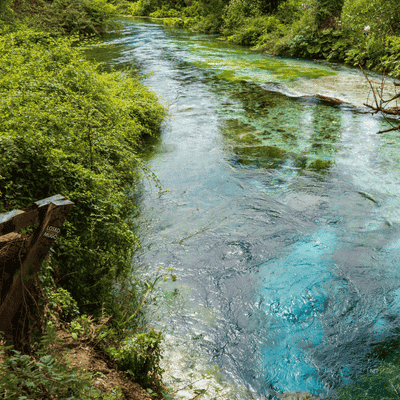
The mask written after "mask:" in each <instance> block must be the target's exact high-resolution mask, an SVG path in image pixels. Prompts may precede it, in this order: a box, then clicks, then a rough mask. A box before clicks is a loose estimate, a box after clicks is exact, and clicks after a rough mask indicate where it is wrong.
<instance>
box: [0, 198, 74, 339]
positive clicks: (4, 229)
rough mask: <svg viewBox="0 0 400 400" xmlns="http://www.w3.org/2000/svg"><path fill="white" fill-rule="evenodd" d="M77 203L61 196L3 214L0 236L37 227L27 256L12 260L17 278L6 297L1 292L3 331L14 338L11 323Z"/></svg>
mask: <svg viewBox="0 0 400 400" xmlns="http://www.w3.org/2000/svg"><path fill="white" fill-rule="evenodd" d="M73 204H74V203H72V202H71V201H69V200H68V199H66V198H64V197H63V196H61V195H56V196H52V197H49V198H47V199H44V200H40V201H37V202H35V203H34V204H32V205H30V206H29V207H27V208H25V209H24V210H22V211H21V210H13V211H11V212H8V213H4V214H0V236H3V235H6V234H9V233H11V232H15V231H18V230H20V229H23V228H26V227H28V226H30V225H33V224H35V223H38V224H39V225H38V226H37V228H36V229H35V231H34V232H33V234H32V237H31V241H30V243H29V246H28V249H27V251H26V252H25V254H21V258H20V257H16V258H14V260H13V264H14V265H15V269H14V272H15V271H17V270H18V268H19V269H20V270H19V272H18V274H17V275H16V276H15V277H14V280H13V282H12V285H11V287H10V288H9V290H7V293H4V292H3V289H2V288H0V293H1V296H0V298H3V299H4V300H3V301H2V303H1V304H0V331H2V332H4V333H7V334H9V335H12V320H13V317H14V315H15V313H16V312H17V311H18V309H19V307H20V305H21V303H22V301H23V297H24V294H25V291H26V290H27V289H29V287H30V286H32V283H33V277H34V276H35V275H36V274H37V272H39V269H40V266H41V264H42V261H43V259H44V257H45V256H46V255H47V253H48V251H49V250H50V247H51V245H52V244H53V242H54V240H55V239H56V238H57V235H58V233H59V232H60V229H61V227H62V225H63V223H64V220H65V218H66V216H67V214H68V212H69V211H70V210H71V208H72V206H73Z"/></svg>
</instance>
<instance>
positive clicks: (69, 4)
mask: <svg viewBox="0 0 400 400" xmlns="http://www.w3.org/2000/svg"><path fill="white" fill-rule="evenodd" d="M13 8H14V9H15V13H16V15H18V17H19V19H21V20H22V21H23V22H24V23H25V24H27V25H28V26H30V27H33V28H35V29H39V30H43V31H47V32H49V31H51V32H59V33H62V34H73V33H79V34H88V35H93V34H99V33H102V32H104V31H105V30H106V29H107V27H108V26H110V24H112V22H111V21H110V18H111V17H113V16H114V15H115V14H116V12H117V8H116V7H115V6H114V5H113V4H110V3H109V2H107V0H53V1H51V2H50V1H46V0H37V1H35V2H31V1H28V0H20V1H18V2H15V3H14V4H13Z"/></svg>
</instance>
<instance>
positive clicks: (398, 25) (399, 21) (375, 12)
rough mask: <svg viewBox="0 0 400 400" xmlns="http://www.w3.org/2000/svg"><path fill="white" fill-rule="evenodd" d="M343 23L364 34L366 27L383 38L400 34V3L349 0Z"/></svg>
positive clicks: (344, 10) (382, 0) (345, 8)
mask: <svg viewBox="0 0 400 400" xmlns="http://www.w3.org/2000/svg"><path fill="white" fill-rule="evenodd" d="M341 19H342V23H343V24H344V25H346V26H348V27H349V28H351V29H354V30H356V31H358V32H362V31H363V29H364V27H365V26H366V25H369V26H370V28H371V33H373V34H378V35H379V36H381V37H384V36H386V35H398V34H399V33H400V2H398V1H393V0H351V1H350V0H347V1H346V2H345V4H344V7H343V12H342V17H341Z"/></svg>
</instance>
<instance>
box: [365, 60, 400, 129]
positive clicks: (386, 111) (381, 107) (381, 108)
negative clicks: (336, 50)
mask: <svg viewBox="0 0 400 400" xmlns="http://www.w3.org/2000/svg"><path fill="white" fill-rule="evenodd" d="M360 69H361V71H362V73H363V74H364V76H365V79H366V80H367V82H368V84H369V87H370V88H371V91H372V94H373V96H374V101H375V106H374V105H371V104H367V103H364V106H366V107H368V108H370V109H372V110H373V113H372V114H377V113H378V112H381V113H382V114H383V116H384V118H385V120H386V121H387V122H388V123H389V124H390V125H391V126H392V127H391V128H388V129H384V130H381V131H379V132H377V133H378V134H381V133H386V132H391V131H397V130H399V131H400V125H393V123H392V121H390V120H388V119H387V118H386V115H400V107H399V106H397V104H396V106H394V107H387V105H388V104H389V103H390V102H392V101H394V100H397V99H399V98H400V93H396V94H395V95H394V96H392V97H391V98H390V99H388V100H385V99H384V98H383V89H384V82H385V78H383V79H382V82H381V85H380V88H379V89H375V88H374V86H373V85H372V82H371V81H370V79H369V78H368V76H367V74H366V73H365V71H364V70H363V68H362V66H361V65H360ZM393 84H394V86H395V88H397V87H399V86H400V84H398V83H396V82H393ZM378 97H379V102H378Z"/></svg>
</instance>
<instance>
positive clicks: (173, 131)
mask: <svg viewBox="0 0 400 400" xmlns="http://www.w3.org/2000/svg"><path fill="white" fill-rule="evenodd" d="M105 44H106V45H105V46H102V47H100V48H98V49H93V50H92V51H93V53H92V54H93V56H94V57H96V58H99V59H100V60H107V62H108V63H109V64H110V65H113V66H115V67H116V68H123V67H126V66H129V65H134V66H137V68H138V70H139V73H141V74H147V75H146V77H145V78H144V80H143V81H144V83H145V84H146V85H148V86H149V87H151V88H152V89H153V90H155V91H156V92H157V93H158V95H159V96H160V98H161V99H162V101H163V102H164V104H166V105H167V106H168V108H169V111H170V114H171V118H170V119H169V120H167V121H165V123H164V126H163V130H162V134H161V136H160V137H159V138H151V139H150V138H147V139H146V140H145V143H146V148H147V150H146V151H145V152H144V153H143V156H144V159H145V161H146V162H147V164H148V166H149V167H150V168H152V170H153V171H154V172H155V173H156V174H157V176H159V177H160V179H161V180H162V181H163V182H164V184H165V186H166V188H167V189H168V190H169V191H168V192H164V193H161V194H160V193H158V192H157V190H155V189H154V188H153V187H152V184H151V183H150V182H148V181H143V182H142V184H141V185H138V192H140V196H137V199H138V200H139V201H140V202H139V204H138V209H139V210H140V212H139V213H138V217H137V220H136V222H137V234H138V236H139V238H140V241H141V246H142V248H141V250H140V251H138V252H137V254H136V255H135V257H134V260H133V263H134V265H135V267H136V268H138V269H141V270H142V271H144V272H143V273H144V274H147V273H151V271H153V270H156V269H157V267H158V266H159V265H162V266H164V267H166V268H168V267H173V268H174V269H175V271H176V273H177V275H178V281H177V282H175V283H172V282H169V283H166V284H165V285H163V286H161V287H160V293H159V300H158V302H157V305H155V306H154V305H153V306H149V308H148V316H149V324H150V325H152V326H155V327H156V328H158V329H162V330H163V331H164V332H165V334H166V335H167V337H168V342H167V344H166V346H169V347H168V349H167V354H168V358H169V361H170V362H169V365H166V367H167V368H169V369H170V370H169V372H168V371H167V375H166V379H167V381H168V379H169V378H168V377H170V376H178V375H179V376H181V377H184V376H185V373H186V374H187V373H188V372H190V371H193V370H195V371H203V370H206V369H207V368H208V367H209V366H210V365H212V364H216V365H218V366H220V367H222V366H226V370H225V372H224V374H225V379H226V378H228V381H232V382H234V383H235V387H236V389H234V388H232V387H229V390H228V389H227V387H228V386H229V385H228V384H226V386H225V389H227V391H226V392H224V393H225V394H224V395H223V396H222V395H221V397H220V398H226V399H241V400H242V399H251V398H254V397H256V398H259V395H257V394H256V393H261V394H263V395H266V394H268V393H270V392H271V390H272V389H274V390H279V391H281V392H284V391H288V390H290V391H293V390H305V391H308V392H311V393H313V394H320V393H325V394H328V393H333V391H334V389H336V388H339V387H341V386H343V385H344V384H346V383H347V382H350V381H352V380H356V379H357V378H358V377H359V376H360V375H362V374H364V373H365V372H366V371H370V370H371V369H373V368H375V367H376V366H377V365H378V363H379V362H380V361H381V360H384V359H386V358H387V357H388V356H389V355H390V354H391V352H392V350H393V349H395V348H396V347H397V346H398V342H399V341H398V334H399V329H400V320H399V316H398V315H399V311H400V289H399V287H400V279H399V278H400V276H399V273H398V261H397V260H398V259H399V256H400V254H399V252H400V244H399V241H398V235H399V233H400V232H399V227H398V222H400V212H399V210H400V204H399V199H398V188H399V185H400V166H399V165H400V164H399V163H398V162H397V161H398V160H397V158H398V154H400V153H399V152H398V150H399V149H398V147H399V141H398V138H397V137H395V136H394V135H386V136H376V135H375V132H376V131H377V130H379V128H380V127H381V126H383V122H382V121H381V120H380V119H379V118H376V117H372V116H370V115H366V114H362V113H360V112H359V111H357V110H356V109H353V108H350V107H341V106H332V105H331V104H327V103H325V102H322V101H319V100H318V99H317V98H316V97H315V96H313V95H310V94H309V93H307V95H305V96H303V95H301V94H300V95H299V94H297V95H296V96H291V95H290V96H289V95H288V92H289V91H290V90H289V89H290V86H295V83H296V82H298V81H299V80H302V79H303V80H304V81H302V82H303V83H302V85H305V84H306V83H304V82H307V79H308V80H309V82H310V85H311V82H313V83H312V85H314V86H317V84H316V83H315V82H316V81H315V80H314V81H311V80H310V77H314V78H315V76H321V77H322V78H318V79H321V80H323V79H325V80H324V82H325V83H326V82H329V83H330V84H331V85H334V82H335V81H334V79H335V76H336V75H334V74H336V73H337V72H336V71H334V72H332V71H333V70H332V69H331V68H328V67H324V66H320V65H315V64H312V63H310V62H304V63H303V62H301V61H296V60H282V59H271V58H268V57H265V56H263V55H262V54H255V53H252V52H251V51H249V50H248V49H244V48H240V47H238V46H230V45H227V44H224V43H221V42H220V41H217V40H216V39H215V38H210V37H206V36H202V35H195V34H190V33H188V32H184V31H179V30H174V29H164V28H163V27H162V26H160V25H154V24H151V23H149V22H140V23H139V22H136V23H134V22H129V21H128V20H127V21H125V26H124V29H123V30H122V31H121V32H116V33H111V34H110V35H109V36H107V37H105ZM238 66H239V67H238ZM337 74H338V76H339V75H340V74H339V73H337ZM343 74H345V72H343ZM352 74H353V72H352ZM353 75H354V74H353ZM353 75H351V76H352V77H353V78H352V79H353V80H355V78H354V76H353ZM293 78H296V79H297V81H295V83H292V79H293ZM338 79H339V78H338ZM340 79H341V81H340V82H343V81H345V79H344V78H343V76H342V75H340ZM312 85H311V86H312ZM298 86H301V85H298ZM337 91H338V92H341V91H343V88H341V87H338V88H337ZM177 366H179V368H180V369H179V370H177V368H178V367H177ZM174 368H175V369H174ZM218 379H220V378H218ZM217 381H218V380H217ZM168 382H169V383H170V384H171V385H172V384H173V382H172V378H171V380H170V381H168ZM218 382H221V380H219V381H218ZM240 387H246V388H249V390H250V392H246V394H244V393H245V392H243V390H242V389H240V390H239V389H238V388H240ZM253 396H254V397H253Z"/></svg>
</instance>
